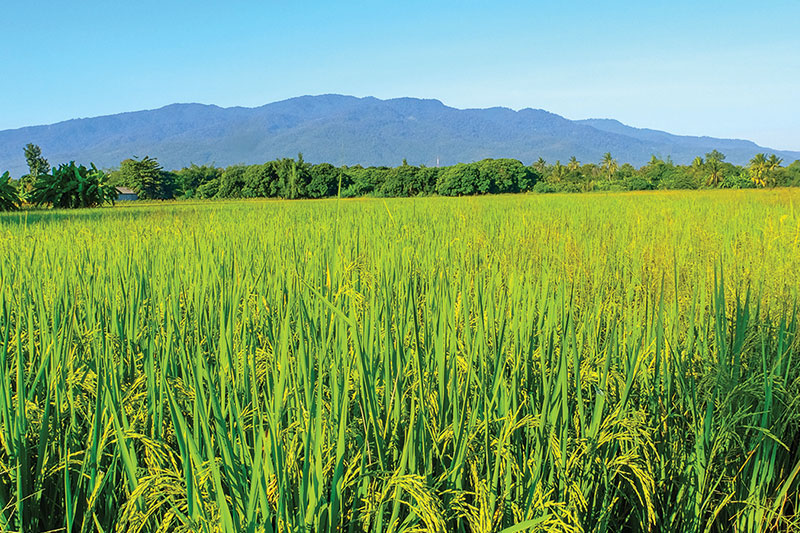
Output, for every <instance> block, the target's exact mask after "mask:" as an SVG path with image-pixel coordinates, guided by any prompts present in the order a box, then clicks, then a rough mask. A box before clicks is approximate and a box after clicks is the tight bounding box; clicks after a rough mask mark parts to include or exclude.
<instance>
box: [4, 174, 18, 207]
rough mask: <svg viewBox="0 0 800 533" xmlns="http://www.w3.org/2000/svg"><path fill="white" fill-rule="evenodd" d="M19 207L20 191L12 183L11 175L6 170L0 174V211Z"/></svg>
mask: <svg viewBox="0 0 800 533" xmlns="http://www.w3.org/2000/svg"><path fill="white" fill-rule="evenodd" d="M18 208H19V193H18V192H17V188H16V187H14V185H13V184H12V183H11V175H9V173H8V172H4V173H3V175H2V176H0V211H14V210H15V209H18Z"/></svg>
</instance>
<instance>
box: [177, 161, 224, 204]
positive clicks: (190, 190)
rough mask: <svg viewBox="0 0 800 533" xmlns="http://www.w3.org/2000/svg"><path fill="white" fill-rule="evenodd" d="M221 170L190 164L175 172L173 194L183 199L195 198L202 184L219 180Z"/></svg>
mask: <svg viewBox="0 0 800 533" xmlns="http://www.w3.org/2000/svg"><path fill="white" fill-rule="evenodd" d="M221 175H222V169H221V168H216V167H215V166H213V165H202V166H198V165H195V164H192V165H191V166H188V167H184V168H182V169H180V170H178V171H177V172H175V192H176V194H180V195H181V196H184V197H185V198H192V197H194V196H197V189H198V187H200V186H201V185H203V184H204V183H207V182H209V181H212V180H219V177H220V176H221Z"/></svg>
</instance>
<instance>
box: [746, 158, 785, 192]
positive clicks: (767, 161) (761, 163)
mask: <svg viewBox="0 0 800 533" xmlns="http://www.w3.org/2000/svg"><path fill="white" fill-rule="evenodd" d="M782 162H783V159H781V158H779V157H778V156H777V155H775V154H772V155H771V156H770V157H769V158H767V156H766V155H764V154H756V155H755V156H753V159H751V160H750V165H749V167H748V170H749V172H750V179H752V180H753V183H755V184H756V185H757V186H759V187H766V186H768V185H769V186H770V187H774V186H775V185H777V179H776V178H777V172H778V169H779V168H780V166H781V163H782Z"/></svg>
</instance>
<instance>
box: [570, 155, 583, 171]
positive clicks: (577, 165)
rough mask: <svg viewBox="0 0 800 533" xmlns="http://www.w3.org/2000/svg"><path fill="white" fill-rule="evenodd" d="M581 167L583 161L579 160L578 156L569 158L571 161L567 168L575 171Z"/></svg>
mask: <svg viewBox="0 0 800 533" xmlns="http://www.w3.org/2000/svg"><path fill="white" fill-rule="evenodd" d="M580 167H581V162H580V161H578V158H576V157H575V156H574V155H573V156H572V157H570V158H569V163H567V170H569V171H570V172H573V171H575V170H578V169H579V168H580Z"/></svg>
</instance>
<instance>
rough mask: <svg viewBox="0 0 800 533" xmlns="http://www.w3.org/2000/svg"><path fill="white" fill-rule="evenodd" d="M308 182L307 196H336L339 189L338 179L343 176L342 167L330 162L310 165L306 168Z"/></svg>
mask: <svg viewBox="0 0 800 533" xmlns="http://www.w3.org/2000/svg"><path fill="white" fill-rule="evenodd" d="M308 174H309V182H308V186H307V188H306V192H307V194H308V197H309V198H325V197H326V196H336V195H337V194H338V191H339V180H340V179H342V178H343V171H342V169H339V168H336V167H335V166H333V165H331V164H330V163H320V164H319V165H311V166H310V167H309V169H308Z"/></svg>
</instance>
